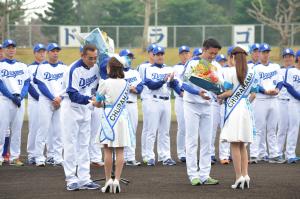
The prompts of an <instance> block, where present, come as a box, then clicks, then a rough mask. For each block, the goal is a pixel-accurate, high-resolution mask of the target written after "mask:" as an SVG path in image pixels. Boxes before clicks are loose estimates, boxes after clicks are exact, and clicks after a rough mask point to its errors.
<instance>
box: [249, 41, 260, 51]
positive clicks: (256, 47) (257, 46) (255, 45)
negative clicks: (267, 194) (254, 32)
mask: <svg viewBox="0 0 300 199" xmlns="http://www.w3.org/2000/svg"><path fill="white" fill-rule="evenodd" d="M258 49H259V44H258V43H255V44H252V45H251V46H250V53H252V52H253V51H255V50H258Z"/></svg>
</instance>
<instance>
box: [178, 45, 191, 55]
mask: <svg viewBox="0 0 300 199" xmlns="http://www.w3.org/2000/svg"><path fill="white" fill-rule="evenodd" d="M182 52H190V47H188V46H180V47H179V48H178V53H179V54H181V53H182Z"/></svg>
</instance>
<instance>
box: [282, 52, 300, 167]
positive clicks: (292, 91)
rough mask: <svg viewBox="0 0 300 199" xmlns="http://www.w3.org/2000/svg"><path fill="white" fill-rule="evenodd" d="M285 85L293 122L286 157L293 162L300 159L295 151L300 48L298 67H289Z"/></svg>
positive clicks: (299, 101) (299, 103) (299, 111)
mask: <svg viewBox="0 0 300 199" xmlns="http://www.w3.org/2000/svg"><path fill="white" fill-rule="evenodd" d="M284 86H285V87H286V89H287V91H288V94H289V99H290V101H289V103H288V111H289V114H288V120H289V124H292V125H289V129H288V133H287V139H286V152H285V157H286V159H287V162H288V163H289V164H291V163H296V162H297V161H298V160H299V157H297V156H296V153H295V151H296V146H297V140H298V134H299V127H300V50H299V51H298V52H297V53H296V67H295V68H288V69H287V73H286V79H285V82H284ZM285 111H286V110H285Z"/></svg>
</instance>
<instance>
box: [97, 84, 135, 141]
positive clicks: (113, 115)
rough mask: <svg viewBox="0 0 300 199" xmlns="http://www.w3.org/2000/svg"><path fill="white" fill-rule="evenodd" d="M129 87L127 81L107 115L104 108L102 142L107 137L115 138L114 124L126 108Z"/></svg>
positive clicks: (112, 139)
mask: <svg viewBox="0 0 300 199" xmlns="http://www.w3.org/2000/svg"><path fill="white" fill-rule="evenodd" d="M128 88H129V87H128V83H127V82H126V85H125V88H124V89H123V91H122V93H121V94H120V96H119V97H118V99H117V100H116V102H115V103H114V104H113V105H112V107H111V110H110V111H109V113H108V114H107V115H106V112H105V109H104V113H103V114H104V118H103V119H102V120H101V131H100V142H103V141H104V140H106V139H107V140H110V141H114V140H115V132H114V126H115V124H116V123H117V121H118V119H119V117H120V115H121V114H122V112H123V110H124V108H125V105H126V101H127V96H128V92H129V89H128Z"/></svg>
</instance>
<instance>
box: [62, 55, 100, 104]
mask: <svg viewBox="0 0 300 199" xmlns="http://www.w3.org/2000/svg"><path fill="white" fill-rule="evenodd" d="M99 80H100V71H99V67H98V66H97V65H96V64H95V65H94V66H93V67H92V68H87V66H86V65H85V64H84V63H83V61H82V60H81V59H80V60H77V61H76V62H74V63H73V64H72V65H71V66H70V70H69V71H68V72H67V73H66V79H65V81H66V92H67V93H68V94H69V96H70V99H71V101H72V102H75V103H79V104H88V100H89V99H90V98H91V97H92V96H95V94H96V90H97V85H98V82H99ZM74 93H76V96H75V95H72V94H74ZM70 94H71V95H70Z"/></svg>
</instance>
